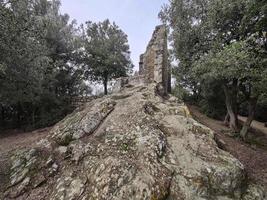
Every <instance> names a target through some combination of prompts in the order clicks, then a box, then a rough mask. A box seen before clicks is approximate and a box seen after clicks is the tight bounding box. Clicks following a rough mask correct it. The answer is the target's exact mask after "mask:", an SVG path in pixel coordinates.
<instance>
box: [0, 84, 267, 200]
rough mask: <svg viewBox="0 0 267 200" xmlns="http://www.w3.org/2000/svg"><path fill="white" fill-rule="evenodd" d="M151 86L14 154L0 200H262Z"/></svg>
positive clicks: (240, 170)
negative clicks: (32, 147) (32, 146)
mask: <svg viewBox="0 0 267 200" xmlns="http://www.w3.org/2000/svg"><path fill="white" fill-rule="evenodd" d="M156 88H157V87H156V85H155V84H150V85H148V86H147V87H144V86H138V87H129V88H125V89H124V90H122V91H121V92H119V93H116V94H113V95H109V96H105V97H102V98H99V99H95V100H92V102H90V103H88V104H86V105H85V106H84V108H80V109H79V110H76V111H75V112H74V113H72V114H71V115H69V116H67V117H66V118H65V119H64V120H63V121H61V122H59V123H58V124H57V125H56V126H55V127H54V128H53V129H52V130H51V132H50V134H49V135H48V136H47V138H46V139H45V140H42V141H40V142H39V148H36V149H28V150H21V151H17V152H16V153H14V155H13V156H12V157H11V158H10V159H9V162H7V163H10V167H9V173H7V174H6V176H8V177H7V180H8V181H7V183H6V187H5V190H4V191H3V192H2V193H1V196H0V199H30V200H31V199H34V200H36V199H51V200H74V199H77V200H87V199H88V200H95V199H100V200H101V199H103V200H109V199H110V200H112V199H114V200H124V199H136V200H138V199H140V200H141V199H142V200H143V199H147V200H164V199H169V200H171V199H174V200H176V199H177V200H179V199H181V200H193V199H196V200H201V199H203V200H209V199H212V200H216V199H217V200H231V199H232V200H233V199H236V200H241V199H243V200H252V199H258V200H263V199H266V194H265V193H264V190H263V188H261V187H259V186H257V185H252V184H248V183H247V180H246V175H245V171H244V167H243V165H242V164H241V163H240V162H239V161H238V160H237V159H235V158H234V157H233V156H232V155H230V154H229V153H227V152H225V151H223V150H221V149H220V148H218V146H217V144H216V142H215V141H214V135H213V132H212V131H211V130H210V129H208V128H207V127H205V126H203V125H201V124H199V123H198V122H196V121H195V120H193V119H192V118H191V117H190V113H189V111H188V109H187V107H186V106H185V105H184V104H183V103H181V102H180V101H179V99H177V98H175V97H173V96H169V97H168V98H167V97H164V98H163V97H161V96H160V95H158V93H157V91H158V90H157V89H156ZM0 164H1V163H0ZM0 188H1V187H0Z"/></svg>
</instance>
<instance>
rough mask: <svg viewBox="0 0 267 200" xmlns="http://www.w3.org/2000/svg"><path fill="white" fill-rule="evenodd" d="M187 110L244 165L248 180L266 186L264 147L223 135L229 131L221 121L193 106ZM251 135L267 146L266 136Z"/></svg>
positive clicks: (266, 163) (265, 151)
mask: <svg viewBox="0 0 267 200" xmlns="http://www.w3.org/2000/svg"><path fill="white" fill-rule="evenodd" d="M189 109H190V111H191V114H192V116H193V118H194V119H196V120H197V121H199V122H200V123H202V124H204V125H206V126H208V127H209V128H211V129H212V130H214V132H215V137H216V139H217V140H218V141H220V143H222V148H223V149H224V150H226V151H228V152H230V153H231V154H232V155H233V156H235V157H236V158H237V159H239V160H240V161H241V162H242V163H243V164H244V166H245V168H246V171H247V173H248V177H249V179H251V180H253V181H256V182H258V183H261V184H263V185H265V186H267V149H266V148H263V147H265V146H262V145H260V146H259V145H257V144H247V143H244V142H243V141H241V140H240V139H238V138H233V137H230V136H227V134H225V133H227V132H228V133H229V132H230V130H229V129H228V128H227V127H226V126H224V124H223V122H222V121H218V120H214V119H211V118H209V117H207V116H206V115H204V114H202V113H201V112H200V111H199V109H198V108H197V107H195V106H189ZM251 135H252V136H253V141H258V140H260V141H261V144H265V145H266V146H267V135H265V134H258V133H257V134H254V133H251Z"/></svg>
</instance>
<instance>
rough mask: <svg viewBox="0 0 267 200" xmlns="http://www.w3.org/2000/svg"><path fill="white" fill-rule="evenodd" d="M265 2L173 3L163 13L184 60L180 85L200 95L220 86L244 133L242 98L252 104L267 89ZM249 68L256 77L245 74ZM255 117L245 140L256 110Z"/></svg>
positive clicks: (234, 126) (177, 0) (234, 121)
mask: <svg viewBox="0 0 267 200" xmlns="http://www.w3.org/2000/svg"><path fill="white" fill-rule="evenodd" d="M266 4H267V3H266V1H262V0H259V1H253V0H245V1H243V0H234V1H232V0H224V1H221V0H213V1H209V0H193V1H186V0H170V5H167V6H165V7H164V8H163V9H162V12H161V13H160V16H161V18H162V20H163V21H164V22H165V23H167V24H168V25H169V26H170V28H171V30H173V33H172V37H171V40H172V41H173V48H174V52H175V56H176V58H177V59H179V60H180V64H179V67H178V70H177V72H178V73H179V75H178V81H181V82H182V84H183V82H185V83H186V84H185V87H186V88H189V89H191V91H193V92H194V90H195V88H196V89H197V90H198V92H200V93H201V92H202V91H201V89H203V88H205V84H206V82H209V84H211V81H215V84H216V85H221V87H222V88H223V90H224V94H225V97H226V98H225V99H226V100H225V103H226V107H227V111H228V116H230V127H231V129H232V130H233V131H238V130H239V128H238V120H237V115H238V104H239V102H240V101H241V99H245V101H248V102H251V103H248V105H250V104H252V102H257V101H255V100H252V99H257V98H258V95H261V94H262V93H263V91H262V90H258V89H256V88H263V84H262V81H259V80H258V78H257V77H258V76H259V77H260V80H263V79H264V76H266V75H263V74H264V72H265V68H264V66H266V65H264V62H265V61H264V60H265V58H266V27H267V26H266V17H267V15H266V14H267V6H266ZM205 65H207V66H205ZM248 68H249V70H251V71H249V72H250V73H252V74H251V75H248V74H246V70H247V71H248ZM196 72H198V73H196ZM199 73H200V74H201V76H200V75H199ZM257 73H258V74H257ZM260 73H262V74H260ZM196 74H197V75H198V76H196ZM211 75H212V76H211ZM180 77H182V78H180ZM240 77H242V78H240ZM203 78H206V79H205V81H203V80H204V79H203ZM207 78H209V80H207ZM191 83H193V84H191ZM190 84H191V85H193V87H190ZM249 88H250V89H249ZM252 91H254V92H252ZM255 91H258V92H255ZM202 94H203V92H202ZM200 96H201V95H200ZM202 96H203V95H202ZM254 104H255V103H254ZM249 107H250V108H251V107H255V106H249ZM250 108H248V110H254V108H253V109H250ZM250 113H251V114H250V115H249V117H248V121H247V122H246V123H245V126H244V127H243V129H242V131H241V133H242V135H243V136H244V135H246V132H247V129H248V128H247V127H248V124H250V123H251V117H250V116H252V115H253V112H250Z"/></svg>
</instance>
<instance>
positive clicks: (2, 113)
mask: <svg viewBox="0 0 267 200" xmlns="http://www.w3.org/2000/svg"><path fill="white" fill-rule="evenodd" d="M59 9H60V1H59V0H51V1H49V0H0V52H1V54H0V129H10V128H20V129H24V130H31V129H35V128H40V127H46V126H50V125H52V124H54V123H56V122H57V121H59V120H60V119H62V118H63V117H64V116H65V115H66V114H68V113H70V112H71V111H73V109H74V108H73V107H72V105H71V98H72V97H76V96H84V95H90V94H91V92H92V88H90V85H88V81H95V82H98V83H100V84H103V86H104V88H105V90H104V92H105V94H106V93H107V85H108V82H109V81H110V80H111V79H113V78H117V77H121V76H127V75H128V74H129V72H131V69H132V67H133V65H132V63H131V60H130V51H129V45H128V40H127V35H126V34H125V33H124V32H123V31H122V30H121V29H120V28H119V27H118V26H117V25H116V24H115V23H111V22H110V21H109V20H105V21H103V22H97V23H93V22H91V21H90V19H88V22H86V23H85V24H82V25H77V23H76V22H75V20H74V21H70V17H69V16H68V15H67V14H61V13H60V12H59Z"/></svg>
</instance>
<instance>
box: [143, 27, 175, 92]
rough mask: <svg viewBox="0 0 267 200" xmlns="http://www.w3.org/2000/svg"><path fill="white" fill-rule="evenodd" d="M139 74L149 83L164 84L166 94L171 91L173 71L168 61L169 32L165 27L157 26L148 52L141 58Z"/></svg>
mask: <svg viewBox="0 0 267 200" xmlns="http://www.w3.org/2000/svg"><path fill="white" fill-rule="evenodd" d="M139 74H140V75H144V76H145V81H147V82H148V83H152V82H156V83H162V85H163V88H164V89H165V91H166V92H170V90H171V70H170V64H169V61H168V46H167V31H166V27H165V26H164V25H160V26H157V27H156V29H155V31H154V33H153V36H152V39H151V40H150V42H149V44H148V46H147V49H146V52H145V53H144V54H142V55H141V56H140V63H139Z"/></svg>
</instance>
